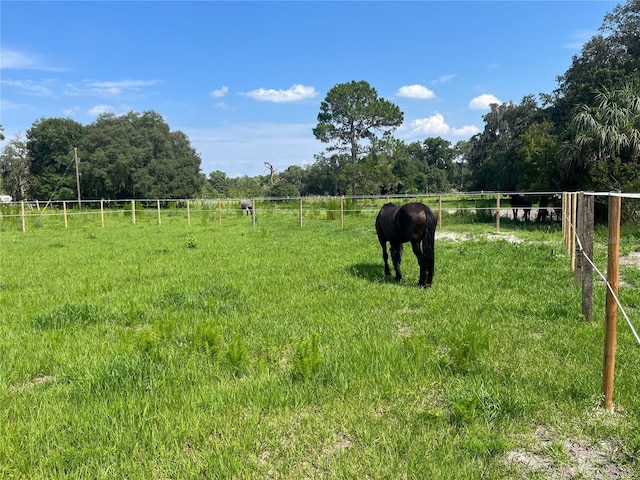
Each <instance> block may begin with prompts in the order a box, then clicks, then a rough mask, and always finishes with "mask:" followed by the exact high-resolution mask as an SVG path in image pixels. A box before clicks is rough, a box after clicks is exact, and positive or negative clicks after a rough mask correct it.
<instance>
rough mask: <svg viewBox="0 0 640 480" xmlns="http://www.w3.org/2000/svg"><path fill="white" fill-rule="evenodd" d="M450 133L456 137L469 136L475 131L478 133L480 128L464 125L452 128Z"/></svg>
mask: <svg viewBox="0 0 640 480" xmlns="http://www.w3.org/2000/svg"><path fill="white" fill-rule="evenodd" d="M451 133H452V134H453V135H455V136H457V137H471V136H473V135H475V134H476V133H480V129H479V128H478V127H476V126H475V125H465V126H464V127H461V128H454V129H453V131H452V132H451Z"/></svg>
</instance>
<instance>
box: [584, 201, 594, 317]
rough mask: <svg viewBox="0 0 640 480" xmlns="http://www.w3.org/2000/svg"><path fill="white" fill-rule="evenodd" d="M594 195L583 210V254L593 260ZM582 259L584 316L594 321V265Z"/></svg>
mask: <svg viewBox="0 0 640 480" xmlns="http://www.w3.org/2000/svg"><path fill="white" fill-rule="evenodd" d="M593 203H594V200H593V195H585V197H584V205H583V208H582V215H583V217H582V228H583V233H582V235H583V239H582V254H583V255H584V256H585V257H586V258H590V259H593ZM586 258H583V259H582V315H583V316H584V319H585V320H587V321H591V320H593V265H591V263H590V262H588V261H587V260H586Z"/></svg>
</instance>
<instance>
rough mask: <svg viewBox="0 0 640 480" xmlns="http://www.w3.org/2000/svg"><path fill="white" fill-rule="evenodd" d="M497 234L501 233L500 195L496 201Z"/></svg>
mask: <svg viewBox="0 0 640 480" xmlns="http://www.w3.org/2000/svg"><path fill="white" fill-rule="evenodd" d="M496 232H497V233H500V194H498V198H497V199H496Z"/></svg>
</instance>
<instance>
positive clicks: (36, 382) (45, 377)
mask: <svg viewBox="0 0 640 480" xmlns="http://www.w3.org/2000/svg"><path fill="white" fill-rule="evenodd" d="M52 380H55V377H54V376H53V375H42V376H40V377H36V378H34V379H32V380H30V381H28V382H25V383H21V384H19V385H12V386H11V387H10V388H9V389H10V390H11V391H14V392H16V391H20V390H28V389H30V388H33V387H35V386H38V385H40V384H42V383H46V382H51V381H52Z"/></svg>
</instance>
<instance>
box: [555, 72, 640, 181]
mask: <svg viewBox="0 0 640 480" xmlns="http://www.w3.org/2000/svg"><path fill="white" fill-rule="evenodd" d="M571 127H572V131H573V140H572V141H569V142H566V143H565V144H564V145H563V151H562V152H561V154H562V156H563V158H564V160H565V168H566V170H567V173H569V174H571V173H576V172H581V171H582V172H584V171H588V170H589V169H590V168H592V167H594V166H597V165H598V164H600V163H602V162H604V163H607V164H613V163H614V162H620V163H622V164H632V165H633V164H636V165H635V166H636V167H637V166H639V165H638V164H639V163H640V85H638V84H636V85H633V84H626V85H625V86H624V87H622V88H613V89H606V88H605V89H603V90H602V91H599V92H597V94H596V96H595V105H594V106H591V105H582V106H580V107H579V109H578V111H577V113H576V114H575V115H574V116H573V118H572V121H571ZM598 170H599V171H602V170H601V169H598ZM605 170H608V174H609V176H610V177H611V179H612V180H613V181H614V183H615V184H617V185H616V187H619V185H620V182H619V181H618V180H616V179H615V177H614V175H613V172H612V171H611V169H610V168H608V169H607V168H605Z"/></svg>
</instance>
